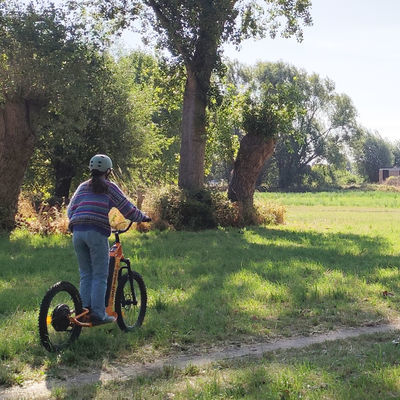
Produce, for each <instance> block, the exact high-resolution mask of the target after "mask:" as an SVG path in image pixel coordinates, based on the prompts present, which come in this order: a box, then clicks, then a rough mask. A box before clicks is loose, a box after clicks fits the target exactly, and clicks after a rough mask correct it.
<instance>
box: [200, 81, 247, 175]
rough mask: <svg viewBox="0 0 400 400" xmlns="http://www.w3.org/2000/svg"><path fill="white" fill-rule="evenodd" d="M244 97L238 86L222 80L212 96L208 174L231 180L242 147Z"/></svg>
mask: <svg viewBox="0 0 400 400" xmlns="http://www.w3.org/2000/svg"><path fill="white" fill-rule="evenodd" d="M243 104H244V96H243V94H241V93H240V92H239V91H238V90H237V88H236V87H235V86H234V85H232V84H229V83H227V82H226V81H222V82H221V83H220V85H219V92H218V93H217V95H214V96H212V97H211V98H210V106H209V107H208V118H207V122H208V126H207V146H206V175H208V176H209V178H212V177H213V176H215V177H217V178H218V177H219V176H223V177H224V179H225V180H226V181H228V180H229V175H230V171H231V169H232V166H233V162H234V160H235V157H236V155H237V152H238V150H239V135H238V134H240V127H241V125H242V118H243Z"/></svg>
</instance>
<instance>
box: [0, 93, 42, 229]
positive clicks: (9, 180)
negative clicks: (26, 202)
mask: <svg viewBox="0 0 400 400" xmlns="http://www.w3.org/2000/svg"><path fill="white" fill-rule="evenodd" d="M35 139H36V138H35V134H34V132H33V130H32V107H30V105H29V103H28V102H27V101H24V100H19V101H10V102H6V104H5V105H3V106H0V229H1V230H7V231H11V230H12V229H13V228H14V225H15V220H14V219H15V214H16V212H17V206H18V196H19V192H20V188H21V185H22V182H23V179H24V175H25V171H26V168H27V166H28V162H29V160H30V158H31V156H32V153H33V150H34V145H35Z"/></svg>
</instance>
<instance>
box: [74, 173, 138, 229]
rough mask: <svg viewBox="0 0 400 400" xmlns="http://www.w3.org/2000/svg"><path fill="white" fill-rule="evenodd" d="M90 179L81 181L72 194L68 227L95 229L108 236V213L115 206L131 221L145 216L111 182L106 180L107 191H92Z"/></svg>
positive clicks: (136, 220)
mask: <svg viewBox="0 0 400 400" xmlns="http://www.w3.org/2000/svg"><path fill="white" fill-rule="evenodd" d="M89 182H90V181H86V182H83V183H81V184H80V185H79V187H78V189H77V190H76V192H75V193H74V195H73V196H72V199H71V202H70V203H69V206H68V210H67V212H68V218H69V229H70V230H71V231H73V230H74V229H75V230H92V229H93V230H96V231H98V232H100V233H103V234H104V235H106V236H110V234H111V227H110V221H109V219H108V213H109V212H110V210H111V208H113V207H116V208H118V210H119V211H120V212H121V214H122V215H123V216H124V217H125V218H127V219H130V220H131V221H135V222H141V221H142V220H143V218H144V217H145V214H144V213H142V212H141V211H140V210H139V209H138V208H137V207H135V206H134V205H133V204H132V203H131V202H130V201H129V200H128V199H127V198H126V196H125V195H124V194H123V193H122V191H121V189H120V188H119V187H118V186H117V185H116V184H115V183H113V182H110V181H107V180H106V183H107V186H108V193H101V194H99V193H93V192H92V190H91V188H90V185H89Z"/></svg>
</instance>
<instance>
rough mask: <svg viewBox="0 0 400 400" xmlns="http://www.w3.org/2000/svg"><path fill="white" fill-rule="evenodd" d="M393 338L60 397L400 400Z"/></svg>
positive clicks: (192, 369) (166, 373)
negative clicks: (399, 399)
mask: <svg viewBox="0 0 400 400" xmlns="http://www.w3.org/2000/svg"><path fill="white" fill-rule="evenodd" d="M391 339H392V336H391V335H388V334H386V335H378V336H375V335H374V336H363V337H359V338H357V339H352V340H347V341H336V342H331V343H324V344H319V345H313V346H310V347H307V348H304V349H299V350H293V349H292V350H286V351H282V350H281V351H276V352H272V353H267V354H265V355H264V357H263V358H262V359H257V360H254V359H253V360H252V359H242V360H237V361H224V362H219V363H215V364H213V365H210V366H209V367H207V368H199V367H196V366H193V365H190V366H188V367H187V368H185V369H183V370H178V369H174V368H171V367H170V368H164V370H163V371H161V372H160V373H158V374H155V375H152V376H147V377H140V378H137V379H134V380H130V381H127V382H122V383H121V382H111V383H108V384H106V385H104V386H98V385H89V386H87V387H85V388H84V389H82V388H81V389H79V390H70V391H67V390H65V389H62V388H59V389H58V390H55V391H54V392H53V396H54V398H56V399H63V400H64V399H65V400H68V399H70V400H85V399H94V398H95V399H98V400H101V399H110V398H118V399H132V400H141V399H148V400H156V399H159V400H161V399H174V400H215V399H221V400H233V399H249V400H250V399H254V400H261V399H262V400H290V399H309V400H311V399H315V400H316V399H326V400H329V399H331V400H350V399H351V400H377V399H398V398H400V380H399V376H400V366H399V354H400V350H399V348H398V347H395V346H394V345H393V344H392V343H391Z"/></svg>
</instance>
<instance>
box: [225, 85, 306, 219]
mask: <svg viewBox="0 0 400 400" xmlns="http://www.w3.org/2000/svg"><path fill="white" fill-rule="evenodd" d="M298 97H299V92H298V87H297V85H296V84H295V83H293V82H291V81H290V80H281V81H279V82H278V83H272V82H271V81H265V82H262V83H261V82H260V81H254V84H253V85H252V87H251V89H250V91H249V94H248V97H247V102H246V104H245V108H244V114H243V128H244V130H245V132H246V135H245V136H244V137H243V139H242V140H241V142H240V147H239V151H238V154H237V157H236V160H235V164H234V168H233V174H232V179H231V181H230V183H229V189H228V197H229V199H230V200H231V201H237V202H239V203H241V204H242V206H243V211H244V218H245V220H249V221H251V215H252V212H253V196H254V191H255V185H256V181H257V177H258V176H259V174H260V172H261V169H262V167H263V165H264V164H265V162H266V161H267V160H268V159H269V158H270V157H271V156H272V154H273V152H274V149H275V144H276V140H277V138H278V135H279V133H280V132H287V133H292V134H293V129H292V125H293V120H294V119H295V117H296V115H297V114H298V113H299V112H301V111H302V110H301V109H300V110H299V108H298V104H299V100H298Z"/></svg>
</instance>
